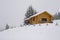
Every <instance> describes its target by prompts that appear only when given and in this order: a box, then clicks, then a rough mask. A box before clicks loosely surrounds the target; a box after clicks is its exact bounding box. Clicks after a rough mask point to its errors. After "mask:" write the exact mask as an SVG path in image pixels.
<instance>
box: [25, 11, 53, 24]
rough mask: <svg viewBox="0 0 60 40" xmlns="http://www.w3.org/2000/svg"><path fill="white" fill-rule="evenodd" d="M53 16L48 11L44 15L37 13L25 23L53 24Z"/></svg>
mask: <svg viewBox="0 0 60 40" xmlns="http://www.w3.org/2000/svg"><path fill="white" fill-rule="evenodd" d="M52 19H53V16H52V15H51V14H49V13H48V12H47V11H44V12H42V13H37V14H35V15H33V16H31V17H29V18H27V19H26V20H25V21H26V22H27V23H28V24H41V23H52Z"/></svg>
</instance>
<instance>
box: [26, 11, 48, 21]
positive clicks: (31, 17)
mask: <svg viewBox="0 0 60 40" xmlns="http://www.w3.org/2000/svg"><path fill="white" fill-rule="evenodd" d="M43 12H47V11H43ZM43 12H39V13H36V14H34V15H32V16H30V17H29V18H27V19H25V20H28V19H30V18H32V17H34V16H37V15H39V14H41V13H43ZM47 13H48V12H47Z"/></svg>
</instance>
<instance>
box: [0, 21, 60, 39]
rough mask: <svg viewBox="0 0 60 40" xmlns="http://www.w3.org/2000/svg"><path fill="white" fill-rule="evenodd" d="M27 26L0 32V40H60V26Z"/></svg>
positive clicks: (53, 24)
mask: <svg viewBox="0 0 60 40" xmlns="http://www.w3.org/2000/svg"><path fill="white" fill-rule="evenodd" d="M56 22H58V23H59V21H54V23H52V24H50V23H48V24H41V25H39V24H36V25H27V26H24V27H17V28H13V29H8V30H5V31H3V32H0V40H60V25H59V24H58V25H55V24H56Z"/></svg>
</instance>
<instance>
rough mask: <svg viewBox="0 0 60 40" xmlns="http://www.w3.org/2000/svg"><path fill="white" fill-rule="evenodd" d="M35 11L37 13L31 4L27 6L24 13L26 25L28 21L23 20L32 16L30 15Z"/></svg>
mask: <svg viewBox="0 0 60 40" xmlns="http://www.w3.org/2000/svg"><path fill="white" fill-rule="evenodd" d="M36 13H37V12H36V10H34V9H33V7H32V6H29V8H28V10H27V12H26V14H25V18H24V25H28V24H29V21H28V20H25V19H27V18H29V17H30V16H32V15H34V14H36Z"/></svg>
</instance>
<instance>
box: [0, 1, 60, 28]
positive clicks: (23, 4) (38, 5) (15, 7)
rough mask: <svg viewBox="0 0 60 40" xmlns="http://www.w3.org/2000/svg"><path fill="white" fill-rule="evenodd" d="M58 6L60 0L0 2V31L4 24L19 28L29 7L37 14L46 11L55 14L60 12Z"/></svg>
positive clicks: (59, 6)
mask: <svg viewBox="0 0 60 40" xmlns="http://www.w3.org/2000/svg"><path fill="white" fill-rule="evenodd" d="M59 4H60V0H0V29H1V28H2V27H4V26H5V25H6V24H9V25H10V26H20V24H21V23H22V22H23V19H24V15H25V13H26V11H27V8H28V7H29V6H30V5H32V6H33V8H34V9H35V10H36V11H37V12H41V11H45V10H46V11H48V12H50V13H51V14H55V13H56V12H59V11H60V5H59Z"/></svg>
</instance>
